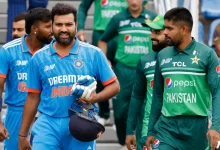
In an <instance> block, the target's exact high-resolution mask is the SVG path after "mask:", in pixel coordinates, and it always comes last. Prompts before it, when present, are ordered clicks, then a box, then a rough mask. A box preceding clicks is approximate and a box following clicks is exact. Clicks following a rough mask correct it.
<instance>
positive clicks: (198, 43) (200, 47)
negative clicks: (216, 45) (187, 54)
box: [195, 42, 213, 53]
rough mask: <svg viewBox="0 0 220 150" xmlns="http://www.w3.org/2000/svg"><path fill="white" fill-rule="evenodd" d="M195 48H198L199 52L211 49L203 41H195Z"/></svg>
mask: <svg viewBox="0 0 220 150" xmlns="http://www.w3.org/2000/svg"><path fill="white" fill-rule="evenodd" d="M195 49H196V50H200V51H201V52H204V53H207V52H211V51H213V49H212V48H211V47H209V46H207V45H205V44H203V43H200V42H197V43H196V47H195Z"/></svg>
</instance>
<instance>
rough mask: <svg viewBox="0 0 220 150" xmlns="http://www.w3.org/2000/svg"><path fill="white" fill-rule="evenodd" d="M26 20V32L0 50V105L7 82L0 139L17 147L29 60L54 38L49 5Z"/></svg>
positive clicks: (37, 9) (32, 13)
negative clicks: (4, 111)
mask: <svg viewBox="0 0 220 150" xmlns="http://www.w3.org/2000/svg"><path fill="white" fill-rule="evenodd" d="M25 22H26V25H25V29H26V32H27V35H24V36H23V37H22V38H19V39H15V40H13V41H11V42H9V43H6V44H5V45H3V46H2V48H1V50H0V108H2V100H3V98H2V92H3V89H4V83H5V82H6V93H5V97H4V103H5V104H7V115H6V118H5V122H4V125H3V123H2V122H1V121H0V141H3V140H4V149H13V150H18V133H19V129H20V125H21V119H22V112H23V108H24V102H25V98H26V96H27V92H26V81H27V79H28V78H29V77H28V76H27V71H28V67H29V61H30V59H31V57H32V55H33V54H34V53H35V52H36V51H38V50H39V49H40V48H42V47H43V46H44V44H48V43H49V42H50V41H51V40H52V33H51V24H52V23H51V19H50V11H49V10H48V9H45V8H36V9H32V10H30V11H29V12H28V13H27V16H26V19H25ZM0 110H1V109H0ZM9 136H10V138H9Z"/></svg>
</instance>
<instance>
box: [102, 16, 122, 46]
mask: <svg viewBox="0 0 220 150" xmlns="http://www.w3.org/2000/svg"><path fill="white" fill-rule="evenodd" d="M116 16H117V15H116ZM116 16H114V17H113V18H112V19H111V20H110V22H109V23H108V25H107V27H106V30H105V32H104V33H103V35H102V37H101V38H100V40H101V41H104V42H109V41H110V40H111V39H113V38H114V37H115V36H117V35H118V26H119V21H118V20H117V17H116Z"/></svg>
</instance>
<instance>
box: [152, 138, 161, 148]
mask: <svg viewBox="0 0 220 150" xmlns="http://www.w3.org/2000/svg"><path fill="white" fill-rule="evenodd" d="M159 145H160V141H159V140H158V139H156V140H154V145H153V148H157V147H158V146H159Z"/></svg>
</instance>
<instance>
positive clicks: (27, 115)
mask: <svg viewBox="0 0 220 150" xmlns="http://www.w3.org/2000/svg"><path fill="white" fill-rule="evenodd" d="M38 104H39V99H32V98H31V96H29V95H28V96H27V99H26V102H25V105H24V112H23V116H22V124H21V128H20V132H19V135H22V136H26V135H27V134H28V130H29V128H30V126H31V124H32V122H33V120H34V118H35V115H36V113H37V107H38Z"/></svg>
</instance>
